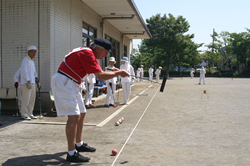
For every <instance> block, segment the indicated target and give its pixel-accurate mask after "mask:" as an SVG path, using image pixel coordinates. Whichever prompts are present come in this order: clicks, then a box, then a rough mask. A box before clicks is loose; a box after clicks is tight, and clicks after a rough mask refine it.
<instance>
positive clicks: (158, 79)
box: [155, 66, 162, 82]
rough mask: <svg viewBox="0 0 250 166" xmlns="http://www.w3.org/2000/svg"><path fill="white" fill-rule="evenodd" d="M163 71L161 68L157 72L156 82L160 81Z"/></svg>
mask: <svg viewBox="0 0 250 166" xmlns="http://www.w3.org/2000/svg"><path fill="white" fill-rule="evenodd" d="M161 69H162V67H161V66H159V68H158V69H157V70H156V71H155V78H156V82H159V81H160V75H161Z"/></svg>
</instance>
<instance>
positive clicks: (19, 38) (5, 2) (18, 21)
mask: <svg viewBox="0 0 250 166" xmlns="http://www.w3.org/2000/svg"><path fill="white" fill-rule="evenodd" d="M48 1H49V0H22V1H20V0H2V4H1V5H2V6H1V7H2V8H1V9H2V17H1V18H2V20H1V22H2V36H1V39H2V41H3V42H2V49H1V50H2V72H1V73H2V74H1V78H3V80H2V84H1V87H4V88H13V76H14V74H15V72H16V71H17V70H18V68H19V67H20V66H21V63H22V59H23V58H24V57H25V56H27V48H28V47H29V46H30V45H35V46H36V47H37V48H38V49H39V52H38V53H37V54H36V57H35V58H34V61H35V66H36V71H37V73H38V75H39V76H40V80H41V84H42V85H46V83H47V82H48V81H46V75H44V74H42V73H46V71H49V68H42V67H41V66H42V65H43V64H47V62H48V59H49V58H48V57H49V54H48V52H47V48H48V44H47V43H48V42H49V35H47V34H48V31H49V30H48V27H49V25H48V19H47V18H48V14H49V13H48V12H49V10H48V5H47V2H48ZM38 2H39V3H38ZM39 8H40V10H39ZM39 13H40V14H39ZM39 20H40V21H39ZM38 27H39V28H38ZM41 34H42V35H41ZM38 44H39V45H38ZM38 59H39V61H40V65H38ZM39 66H40V68H38V67H39ZM41 69H45V70H41ZM40 74H41V75H40Z"/></svg>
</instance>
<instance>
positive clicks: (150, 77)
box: [148, 65, 154, 83]
mask: <svg viewBox="0 0 250 166" xmlns="http://www.w3.org/2000/svg"><path fill="white" fill-rule="evenodd" d="M153 74H154V66H153V65H152V66H151V67H150V69H149V70H148V76H149V79H148V80H149V81H150V82H151V83H152V82H153Z"/></svg>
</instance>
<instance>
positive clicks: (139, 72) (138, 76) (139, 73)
mask: <svg viewBox="0 0 250 166" xmlns="http://www.w3.org/2000/svg"><path fill="white" fill-rule="evenodd" d="M140 76H141V68H138V69H137V71H136V82H141V80H140Z"/></svg>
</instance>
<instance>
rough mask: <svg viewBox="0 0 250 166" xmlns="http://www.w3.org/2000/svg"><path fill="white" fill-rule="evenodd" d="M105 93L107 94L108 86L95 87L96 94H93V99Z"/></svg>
mask: <svg viewBox="0 0 250 166" xmlns="http://www.w3.org/2000/svg"><path fill="white" fill-rule="evenodd" d="M104 89H105V90H104ZM103 92H104V93H106V92H107V86H106V85H102V86H94V94H93V97H98V96H99V95H101V94H102V93H103Z"/></svg>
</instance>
